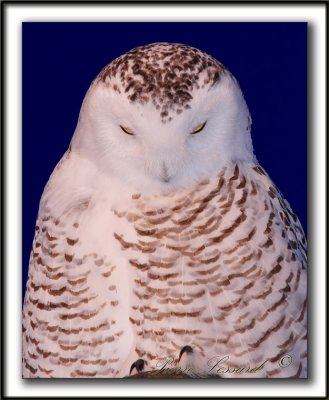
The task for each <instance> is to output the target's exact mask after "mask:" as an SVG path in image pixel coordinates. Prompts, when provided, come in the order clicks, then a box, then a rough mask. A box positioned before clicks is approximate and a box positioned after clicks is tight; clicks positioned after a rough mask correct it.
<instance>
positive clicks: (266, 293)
mask: <svg viewBox="0 0 329 400" xmlns="http://www.w3.org/2000/svg"><path fill="white" fill-rule="evenodd" d="M171 46H174V47H173V48H172V47H171ZM175 46H178V50H179V51H178V53H177V51H176V53H175V52H173V49H174V50H177V48H176V47H175ZM179 46H181V45H167V44H166V45H164V44H163V45H161V44H160V45H159V44H157V45H150V46H146V48H142V50H141V57H142V58H141V59H144V58H145V57H146V58H147V57H148V58H147V60H149V61H150V60H152V56H153V55H154V54H153V53H154V51H155V50H156V52H157V53H158V52H159V49H160V50H161V51H160V54H162V55H163V59H164V60H166V57H173V56H172V55H171V53H170V52H172V53H173V54H174V56H175V57H176V58H177V54H180V52H181V55H182V57H185V58H187V59H189V58H188V57H190V61H191V64H189V65H187V67H186V68H188V66H190V70H192V71H193V69H192V65H197V66H198V68H199V75H200V76H202V77H203V78H204V77H206V78H207V79H208V81H207V79H204V80H203V81H202V82H203V85H204V86H205V88H203V87H202V85H201V83H200V82H199V81H196V79H197V78H196V77H194V78H193V74H190V75H189V76H188V77H186V76H183V78H184V79H183V84H184V85H185V86H186V85H189V84H188V82H189V81H190V82H192V83H191V85H192V86H193V85H197V86H198V87H197V88H195V87H194V86H193V90H194V91H195V90H201V93H206V96H207V97H206V98H207V101H208V103H209V104H210V105H209V107H210V108H209V110H212V109H213V107H214V104H217V102H219V103H220V107H221V108H220V109H219V111H221V112H222V114H223V115H224V116H226V117H227V119H226V120H224V117H223V116H222V120H221V119H218V120H217V123H218V126H219V128H220V129H219V128H218V129H219V131H218V132H219V133H218V132H217V131H216V129H215V128H216V125H215V124H214V122H213V123H212V122H211V120H212V119H211V118H212V115H213V114H212V113H213V111H211V112H210V111H209V110H208V111H207V109H204V108H203V113H204V115H206V116H207V118H208V120H207V122H206V123H204V124H201V125H200V126H201V130H202V129H203V128H204V127H205V126H206V125H207V126H206V128H207V129H208V132H209V133H208V137H205V140H206V141H207V140H208V141H209V144H211V143H212V141H213V140H220V143H221V147H222V149H224V151H223V155H222V156H221V157H217V156H216V154H217V152H218V150H216V149H215V148H214V147H216V146H213V145H205V144H204V143H202V141H201V140H202V136H200V138H199V136H198V137H197V138H194V137H193V139H192V140H193V142H190V141H189V140H190V139H189V137H187V136H184V137H183V138H182V139H180V137H179V135H177V134H176V135H174V134H173V132H170V131H173V130H174V128H173V127H175V126H176V127H177V126H178V127H179V129H182V127H184V126H187V125H184V124H185V122H184V121H185V120H184V119H183V116H181V112H178V111H177V110H180V109H181V108H185V109H186V110H187V111H186V112H187V113H189V112H191V111H190V109H191V110H193V104H194V105H195V106H196V105H197V107H198V108H199V107H201V103H202V101H201V99H199V98H196V99H194V100H191V101H192V103H190V104H191V106H189V107H186V105H189V103H188V101H187V100H186V99H187V95H185V96H184V95H183V94H182V93H181V92H180V91H181V88H178V89H177V90H178V94H177V96H178V97H177V98H176V100H175V107H174V108H173V111H172V112H176V113H177V114H178V116H177V118H176V120H177V121H178V122H177V125H170V124H174V123H176V122H175V119H174V120H173V121H171V120H170V118H172V117H171V114H170V112H169V111H170V110H171V109H170V102H169V103H168V101H167V102H164V103H163V104H162V106H161V107H160V110H159V112H160V116H161V125H156V126H157V127H159V131H158V132H157V135H156V137H155V135H153V136H152V137H151V139H150V138H149V137H147V136H145V137H142V138H141V139H140V143H138V140H139V139H138V135H137V134H136V137H134V134H135V133H134V130H130V129H128V128H126V127H124V129H123V130H124V131H125V133H128V134H127V135H126V136H123V138H122V139H118V138H119V137H120V138H121V136H120V134H119V135H118V138H117V136H116V135H117V131H115V132H116V133H115V134H114V135H113V138H112V139H111V140H112V141H109V142H108V136H111V135H109V134H108V131H111V130H113V129H114V128H113V126H112V125H108V124H109V121H108V120H107V119H106V118H108V114H107V113H108V112H110V111H109V110H113V109H116V107H117V108H118V109H120V110H121V108H124V107H130V106H129V104H130V103H131V102H133V103H134V102H135V101H137V104H134V105H133V107H134V108H133V109H134V110H135V111H136V113H137V114H138V115H139V117H138V118H140V119H134V121H133V125H134V128H135V129H136V130H138V129H139V130H140V131H142V129H141V123H142V122H141V121H144V120H147V121H148V122H149V123H150V122H151V124H152V123H154V124H156V122H155V116H153V114H152V113H153V112H154V111H153V108H155V109H156V110H157V107H158V106H159V104H160V105H161V97H160V98H157V101H156V102H155V103H154V104H153V106H152V107H153V108H152V107H151V106H149V105H148V104H145V102H146V103H147V100H146V99H145V98H146V97H147V96H149V98H150V99H151V98H152V90H151V89H150V90H149V91H147V90H146V94H145V95H144V97H143V96H142V95H141V93H140V87H139V84H140V82H141V81H140V79H142V78H143V79H146V78H145V76H144V75H143V73H142V72H141V70H138V69H137V70H136V67H135V66H136V65H141V61H140V59H138V57H137V56H136V54H137V55H138V54H139V52H138V51H137V53H133V54H132V55H130V56H129V57H128V59H125V58H123V59H121V61H120V59H119V62H116V63H115V64H114V65H115V66H116V68H117V69H118V70H120V68H122V69H123V72H124V71H125V72H126V73H127V74H128V78H127V77H126V76H125V75H124V74H123V75H122V73H123V72H122V71H121V75H119V76H121V86H120V80H118V76H115V70H113V68H112V69H111V68H110V69H108V68H107V69H104V70H103V71H102V72H101V74H100V81H101V83H99V82H98V81H97V80H96V83H94V86H92V87H91V89H90V91H89V94H87V96H86V99H85V101H84V105H83V107H82V114H81V115H80V121H79V124H78V127H77V130H76V132H75V135H74V138H73V140H72V143H71V146H70V149H69V150H68V152H67V153H66V154H65V155H64V157H63V159H62V161H61V162H60V163H59V164H58V166H57V167H56V168H55V171H54V173H53V174H52V176H51V178H50V180H49V182H48V184H47V186H46V188H45V191H44V194H43V196H42V199H41V203H40V209H39V216H38V220H37V225H36V234H35V239H34V242H33V249H32V253H31V259H30V267H29V278H28V283H27V291H26V295H25V303H24V312H23V376H24V377H77V378H93V377H99V378H104V377H125V376H128V375H129V374H130V373H131V372H132V370H134V365H136V363H135V362H136V360H143V366H144V370H148V371H159V370H165V369H171V368H172V369H174V370H181V371H183V372H184V373H187V374H188V375H190V376H192V377H206V376H209V375H212V376H218V377H222V378H225V377H233V378H234V377H245V378H248V377H251V378H255V377H269V378H272V377H305V376H306V361H307V358H306V349H307V346H306V293H307V290H306V241H305V237H304V233H303V231H302V228H301V226H300V223H299V221H298V219H297V217H296V215H295V214H294V213H293V212H292V211H291V208H290V206H289V204H288V203H287V202H286V201H285V199H284V198H283V196H282V195H281V193H280V192H279V190H278V189H277V188H276V186H275V185H274V184H273V183H272V181H271V179H270V178H269V177H268V175H267V174H266V173H265V172H264V170H263V169H262V168H261V167H260V166H259V165H258V163H257V161H256V159H255V158H254V157H253V155H252V147H251V142H250V137H249V134H250V117H249V114H248V112H247V111H246V110H247V109H246V108H245V103H244V100H243V97H241V95H240V94H239V93H240V89H238V86H237V84H236V81H235V80H234V79H233V78H232V77H231V75H229V74H225V69H224V67H222V65H221V64H219V66H218V71H216V63H215V62H213V61H212V62H211V63H210V65H209V68H210V69H209V70H207V69H206V70H205V71H206V72H207V73H205V71H204V70H203V69H202V66H203V68H206V65H207V63H208V62H209V58H208V57H209V56H206V57H205V58H204V59H202V54H201V52H199V51H195V49H192V50H193V51H192V50H191V53H189V49H190V48H188V47H186V46H182V47H179ZM162 51H163V53H161V52H162ZM149 52H151V53H149ZM152 52H153V53H152ZM198 52H199V53H198ZM128 54H129V53H128ZM189 54H190V55H189ZM136 57H137V59H136ZM196 57H200V60H201V61H200V60H199V61H200V62H199V61H197V59H196ZM176 58H173V59H172V62H173V65H174V66H175V65H176V64H175V62H178V61H179V58H178V60H177V59H176ZM160 59H161V57H160ZM127 60H128V61H127ZM132 60H133V62H134V64H133V66H132V67H131V65H130V64H129V63H131V62H132ZM153 62H156V61H153ZM125 63H126V64H125ZM164 64H165V61H163V64H161V65H164ZM134 68H135V70H134ZM173 70H174V71H175V68H173ZM131 71H133V72H134V73H135V76H137V78H136V80H135V81H134V80H132V79H130V80H129V74H130V73H131ZM223 71H224V72H223ZM151 72H152V71H151ZM216 72H218V74H219V76H220V78H218V76H216ZM149 73H150V71H149ZM154 73H155V72H154ZM182 73H183V72H182ZM108 74H110V75H111V74H112V75H114V77H115V79H113V76H112V80H111V79H107V78H108ZM223 74H224V75H223ZM199 75H196V76H199ZM165 76H166V78H165V79H160V78H159V79H160V88H162V89H161V90H162V91H163V90H168V88H167V86H166V85H165V83H163V82H166V79H171V78H170V77H169V78H168V77H167V75H165ZM141 77H142V78H141ZM124 79H127V82H128V86H127V87H126V89H127V88H128V89H127V90H123V81H124ZM193 79H195V80H194V81H193ZM218 80H219V84H221V85H222V87H223V89H222V91H219V89H214V88H213V85H215V83H216V82H217V81H218ZM97 82H98V83H97ZM113 82H114V83H113ZM132 82H134V84H133V85H132V86H131V84H132ZM195 82H196V83H195ZM148 84H149V82H148ZM161 85H162V86H161ZM163 85H164V86H163ZM216 85H217V83H216ZM216 85H215V86H216ZM209 87H210V88H209ZM216 87H217V86H216ZM111 88H112V89H113V90H112V91H111V90H110V89H111ZM164 88H165V89H164ZM166 88H167V89H166ZM193 90H192V88H191V93H192V94H194V93H195V92H194V91H193ZM216 90H217V91H216ZM214 91H216V92H214ZM123 92H124V93H126V92H127V93H128V95H129V97H128V99H127V98H125V97H124V96H122V93H123ZM160 92H161V91H160ZM161 93H162V92H161ZM162 94H163V93H162ZM165 95H167V100H168V99H169V100H170V99H172V98H171V97H170V96H169V94H168V93H167V92H166V91H165V92H164V94H163V96H165ZM113 96H114V97H113ZM191 96H192V95H191ZM209 96H210V97H209ZM230 96H231V98H230ZM136 97H137V100H136ZM192 97H193V96H192ZM194 97H195V96H194ZM113 99H115V100H116V102H115V103H113ZM138 99H139V101H138ZM223 99H228V100H227V104H226V105H225V104H223V103H224V100H223ZM127 100H128V102H126V101H127ZM193 101H194V103H193ZM159 102H160V103H159ZM108 103H110V104H111V108H108V109H106V112H105V111H104V110H105V104H108ZM168 104H169V105H168ZM119 106H122V107H121V108H120V107H119ZM177 107H178V109H177ZM202 107H204V106H202ZM100 110H101V111H100ZM168 110H169V111H168ZM240 110H242V111H241V112H240ZM219 111H218V110H217V111H216V113H218V112H219ZM100 112H101V113H102V114H98V113H100ZM111 112H112V111H111ZM121 112H122V111H118V110H116V111H115V118H114V116H113V115H114V114H113V115H112V122H111V123H113V121H115V124H116V125H115V126H117V125H118V124H119V122H121V121H122V120H123V119H122V117H121V114H120V113H121ZM231 113H235V114H234V115H236V117H235V118H232V115H233V114H232V115H231ZM156 115H158V114H156ZM216 115H217V114H216ZM120 118H121V119H120ZM136 118H137V117H136ZM152 118H153V119H152ZM125 121H126V120H125ZM179 121H180V122H179ZM202 125H203V127H202ZM108 126H109V127H110V128H108ZM241 126H243V127H244V131H243V132H242V131H241ZM120 127H121V128H122V126H121V125H120ZM118 129H120V128H118ZM184 129H185V128H184ZM188 129H189V128H188ZM199 129H200V127H198V129H196V131H198V130H199ZM144 130H145V131H147V127H146V126H145V127H144ZM95 132H96V133H97V134H96V133H95ZM111 132H112V131H111ZM216 132H217V133H216ZM232 132H233V133H232ZM206 133H207V132H205V135H206ZM228 133H230V135H231V134H232V136H233V139H232V138H231V139H232V140H231V139H228V138H227V136H228ZM121 134H122V133H121ZM200 135H201V134H200ZM212 135H213V137H212ZM218 136H220V139H218ZM118 140H123V143H124V146H126V147H125V151H123V150H122V149H121V148H120V147H119V142H118ZM171 142H173V143H174V147H173V148H170V146H169V144H168V143H171ZM147 146H148V147H147ZM146 147H147V148H148V152H149V153H147V154H146V150H145V149H146ZM186 148H187V149H188V151H187V153H188V156H187V155H186V154H185V151H186ZM184 149H185V150H184ZM250 149H251V150H250ZM243 151H244V152H245V154H246V155H245V156H244V155H243ZM250 151H251V153H250ZM97 152H98V153H97ZM96 153H97V157H95V155H96ZM108 154H111V157H109V156H108ZM200 157H207V160H206V159H205V158H204V160H205V162H204V163H202V162H201V158H200ZM114 161H117V162H116V163H115V162H114ZM129 164H131V166H130V165H129ZM180 171H182V172H180ZM134 372H136V371H134Z"/></svg>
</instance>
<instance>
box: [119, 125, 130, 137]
mask: <svg viewBox="0 0 329 400" xmlns="http://www.w3.org/2000/svg"><path fill="white" fill-rule="evenodd" d="M119 126H120V128H121V129H122V130H123V132H124V133H126V134H127V135H134V132H133V131H132V130H131V129H130V128H127V127H125V126H121V125H119Z"/></svg>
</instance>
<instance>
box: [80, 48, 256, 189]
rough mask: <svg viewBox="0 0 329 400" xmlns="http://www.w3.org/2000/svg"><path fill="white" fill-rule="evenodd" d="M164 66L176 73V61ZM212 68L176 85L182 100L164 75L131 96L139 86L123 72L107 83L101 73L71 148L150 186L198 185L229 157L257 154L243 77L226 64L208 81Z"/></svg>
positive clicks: (134, 183)
mask: <svg viewBox="0 0 329 400" xmlns="http://www.w3.org/2000/svg"><path fill="white" fill-rule="evenodd" d="M198 52H199V51H198ZM200 53H201V52H200ZM201 54H203V53H201ZM207 57H209V56H207ZM166 68H167V69H168V71H169V72H170V71H171V68H173V66H172V65H169V66H168V65H167V66H166ZM151 72H152V71H151ZM153 73H156V72H153ZM121 75H122V74H121ZM208 75H209V73H208ZM208 75H207V71H202V72H200V73H199V75H196V76H197V81H196V82H197V84H194V85H190V87H189V86H188V85H186V84H184V82H183V84H182V86H183V87H184V91H185V92H184V91H183V90H182V89H181V86H179V85H177V84H176V91H178V92H179V93H178V94H177V93H176V95H177V97H176V103H175V102H174V101H173V100H172V98H171V100H172V101H171V103H170V101H168V98H167V99H166V94H167V95H168V96H169V94H170V93H171V95H172V97H174V96H175V90H172V89H171V88H170V86H169V87H167V88H165V89H166V90H167V92H163V85H165V84H164V83H163V81H162V86H161V87H159V88H158V89H159V90H158V93H157V92H156V88H155V90H153V92H152V91H151V92H152V93H151V94H150V93H149V92H147V90H145V92H146V93H145V96H144V97H140V98H139V99H132V96H133V94H134V92H131V90H129V89H128V90H126V89H127V86H125V85H124V83H123V82H121V81H120V79H118V77H117V76H114V77H113V76H111V79H109V82H107V81H106V79H105V80H104V79H96V81H95V82H94V84H93V85H92V86H91V88H90V90H89V92H88V93H87V95H86V98H85V100H84V103H83V106H82V110H81V113H80V119H79V123H78V126H77V129H76V132H75V135H74V138H73V141H72V149H73V150H74V149H77V150H78V151H79V152H80V153H82V154H84V155H85V156H86V157H88V158H89V159H91V160H92V161H93V162H95V163H96V164H97V166H98V167H99V169H100V170H101V171H102V172H104V173H105V174H108V175H110V176H111V177H112V178H116V179H119V180H120V181H121V182H125V183H127V184H128V185H129V186H130V187H132V188H133V189H134V190H137V191H140V192H147V193H150V192H163V191H165V192H166V191H172V190H176V189H177V188H180V187H185V186H188V185H190V184H195V183H196V182H198V181H201V180H203V179H205V178H209V177H211V176H212V175H214V174H216V173H217V172H218V171H219V169H220V168H221V167H222V166H223V165H225V164H227V163H229V162H231V161H237V160H245V161H252V159H253V152H252V145H251V139H250V117H249V112H248V108H247V106H246V103H245V101H244V98H243V95H242V93H241V90H240V88H239V86H238V84H237V83H236V81H235V80H234V78H233V77H232V75H231V74H230V73H228V72H227V71H226V70H225V69H221V70H220V76H219V77H218V79H216V81H215V82H213V83H212V84H208V85H207V84H205V85H202V84H201V83H202V82H205V77H207V76H208ZM100 76H102V75H101V74H100ZM151 78H152V76H151V77H150V78H149V80H150V79H151ZM185 78H186V76H185ZM151 80H152V79H151ZM182 80H183V78H182ZM190 80H191V79H190ZM155 81H156V80H155V79H154V80H153V82H155ZM128 82H129V79H128ZM137 82H138V83H139V81H137ZM178 82H179V80H178ZM167 85H170V82H168V83H167ZM186 88H187V90H186ZM182 92H184V93H182ZM179 96H180V97H179ZM152 98H153V101H152ZM154 99H155V100H154ZM174 99H175V97H174ZM166 100H167V102H166ZM169 100H170V96H169Z"/></svg>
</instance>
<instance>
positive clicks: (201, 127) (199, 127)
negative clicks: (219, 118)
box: [191, 121, 207, 135]
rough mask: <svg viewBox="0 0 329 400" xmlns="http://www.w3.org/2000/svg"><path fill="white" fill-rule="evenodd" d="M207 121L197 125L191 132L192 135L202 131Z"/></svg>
mask: <svg viewBox="0 0 329 400" xmlns="http://www.w3.org/2000/svg"><path fill="white" fill-rule="evenodd" d="M206 123H207V121H205V122H203V123H202V124H199V125H197V126H196V127H195V128H194V129H193V130H192V132H191V134H192V135H194V134H195V133H199V132H201V131H202V129H203V128H204V127H205V126H206Z"/></svg>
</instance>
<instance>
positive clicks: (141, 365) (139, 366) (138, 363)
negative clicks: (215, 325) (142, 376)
mask: <svg viewBox="0 0 329 400" xmlns="http://www.w3.org/2000/svg"><path fill="white" fill-rule="evenodd" d="M144 366H145V361H144V360H143V359H141V358H139V359H138V360H137V361H135V362H133V363H132V364H131V367H130V372H129V375H131V372H132V371H133V369H134V368H136V371H137V373H138V374H139V373H140V372H142V371H143V369H144Z"/></svg>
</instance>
